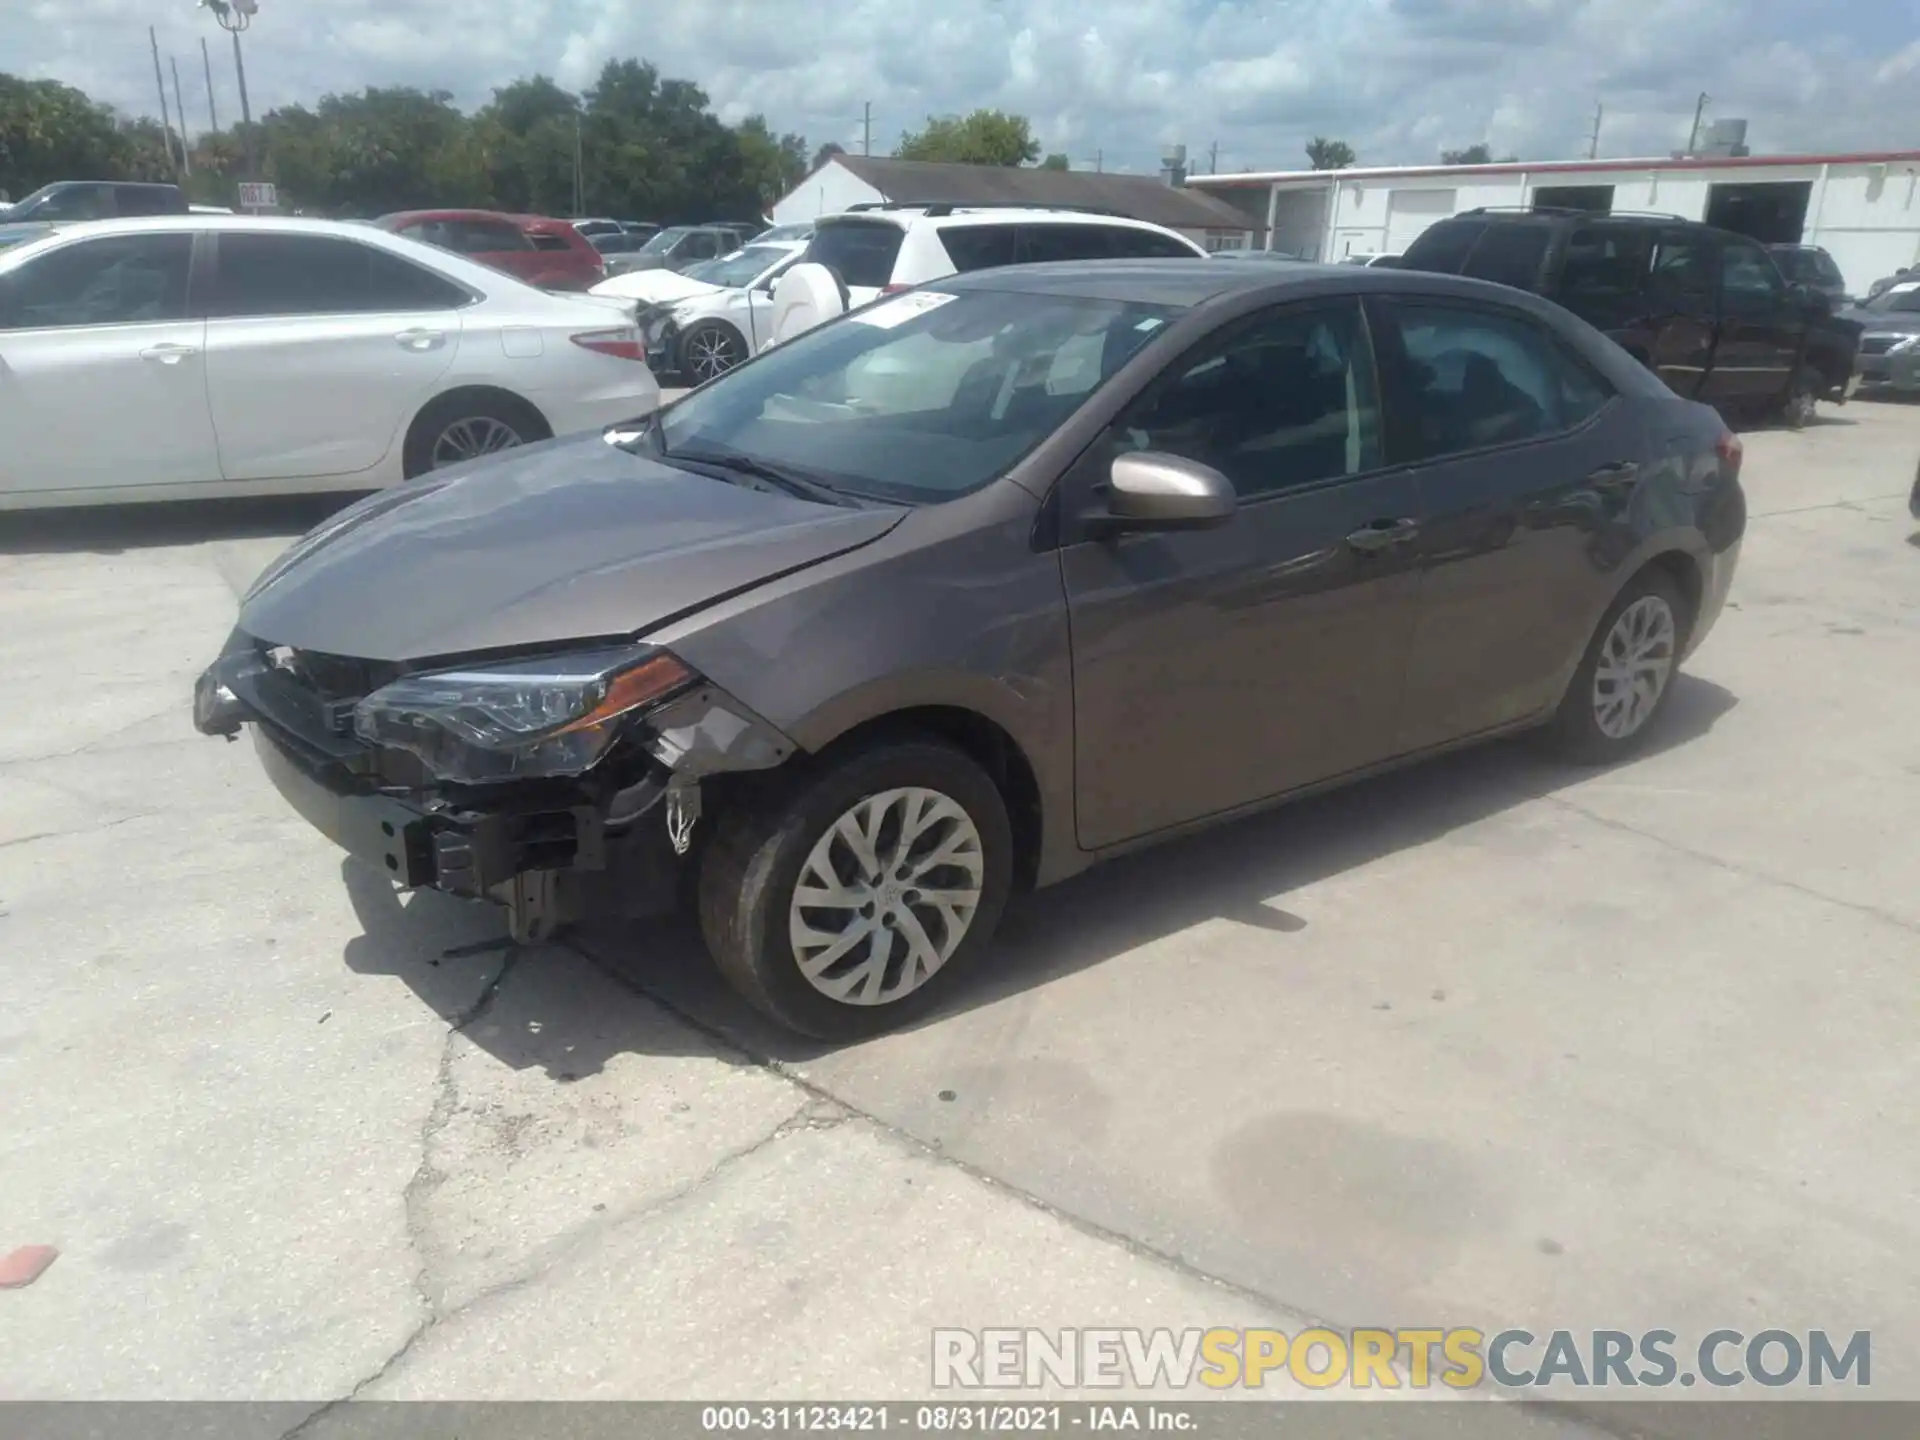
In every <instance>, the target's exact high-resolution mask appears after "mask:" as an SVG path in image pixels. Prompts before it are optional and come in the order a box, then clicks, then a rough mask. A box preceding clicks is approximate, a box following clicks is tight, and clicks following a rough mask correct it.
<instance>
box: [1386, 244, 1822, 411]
mask: <svg viewBox="0 0 1920 1440" xmlns="http://www.w3.org/2000/svg"><path fill="white" fill-rule="evenodd" d="M1401 263H1402V265H1404V266H1405V267H1407V268H1409V269H1413V270H1430V271H1438V272H1442V273H1446V274H1458V275H1468V276H1473V277H1477V278H1479V279H1482V280H1493V281H1497V282H1499V283H1500V284H1503V285H1513V286H1516V287H1518V288H1520V289H1523V290H1531V291H1533V292H1534V293H1536V294H1539V295H1544V296H1546V297H1547V298H1548V299H1550V300H1556V301H1558V302H1559V303H1560V304H1562V305H1564V306H1566V307H1567V308H1568V309H1569V310H1571V311H1573V313H1574V314H1576V315H1578V316H1580V318H1581V319H1583V320H1586V321H1589V322H1590V323H1592V324H1593V325H1596V326H1598V327H1599V328H1600V329H1601V330H1603V331H1605V332H1606V333H1607V334H1608V335H1610V336H1612V337H1613V339H1615V340H1617V341H1618V342H1619V343H1620V344H1621V346H1622V347H1624V348H1625V349H1626V350H1627V352H1628V353H1629V354H1631V355H1633V356H1634V357H1635V358H1636V359H1638V360H1640V361H1641V363H1643V364H1644V365H1646V366H1647V367H1648V368H1649V369H1651V370H1653V371H1654V373H1655V374H1657V375H1659V376H1660V378H1661V379H1663V380H1665V381H1666V382H1667V384H1668V385H1669V386H1671V387H1672V389H1673V391H1674V393H1675V394H1677V395H1685V396H1688V397H1690V398H1694V399H1699V400H1704V401H1707V402H1708V403H1710V404H1712V405H1715V406H1718V407H1719V408H1721V409H1722V410H1725V411H1728V412H1734V413H1745V414H1755V415H1770V416H1775V417H1778V418H1780V419H1783V420H1785V421H1786V422H1787V423H1788V424H1790V425H1794V426H1799V425H1804V424H1806V423H1807V421H1808V420H1810V419H1812V418H1813V412H1814V402H1815V401H1816V400H1833V401H1839V402H1844V401H1845V400H1846V398H1847V396H1848V394H1849V393H1850V392H1851V389H1852V387H1853V384H1854V359H1855V349H1856V346H1857V345H1858V343H1859V338H1860V327H1859V325H1858V324H1857V323H1856V322H1854V321H1851V320H1848V319H1845V318H1844V317H1838V316H1835V315H1834V314H1833V308H1832V305H1831V302H1829V301H1828V300H1827V298H1826V297H1825V296H1824V295H1822V294H1820V293H1819V292H1818V291H1816V290H1812V289H1810V288H1808V287H1807V286H1804V285H1793V284H1789V283H1788V282H1787V280H1786V279H1785V278H1784V277H1783V276H1782V275H1781V274H1780V269H1779V267H1778V266H1777V265H1775V264H1774V261H1773V257H1772V256H1771V255H1769V254H1768V253H1767V251H1766V248H1765V247H1764V246H1762V245H1761V244H1759V243H1758V242H1757V241H1754V240H1749V239H1747V238H1746V237H1745V236H1744V235H1735V234H1732V233H1731V232H1729V231H1725V230H1717V229H1714V228H1713V227H1711V226H1708V225H1702V224H1699V223H1698V222H1696V221H1692V220H1682V219H1678V218H1669V217H1665V216H1651V215H1596V214H1593V213H1591V212H1587V211H1571V210H1563V211H1556V210H1532V211H1515V212H1500V211H1493V210H1470V211H1467V212H1466V213H1464V214H1461V215H1456V216H1454V217H1452V218H1451V219H1447V220H1441V221H1439V222H1437V223H1435V224H1433V225H1431V226H1429V227H1428V228H1427V229H1426V230H1425V231H1424V232H1422V233H1421V235H1420V236H1419V238H1418V239H1416V240H1415V241H1414V242H1413V244H1411V245H1409V246H1408V247H1407V252H1406V255H1405V257H1404V258H1403V259H1402V261H1401Z"/></svg>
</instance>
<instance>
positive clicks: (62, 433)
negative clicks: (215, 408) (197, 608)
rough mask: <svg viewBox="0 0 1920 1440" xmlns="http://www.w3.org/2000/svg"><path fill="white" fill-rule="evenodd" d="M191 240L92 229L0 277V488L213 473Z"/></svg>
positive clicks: (170, 480) (178, 479) (145, 481)
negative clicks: (193, 292)
mask: <svg viewBox="0 0 1920 1440" xmlns="http://www.w3.org/2000/svg"><path fill="white" fill-rule="evenodd" d="M193 248H194V237H193V235H192V234H191V233H189V232H187V231H183V230H176V231H170V232H167V233H164V234H150V235H103V236H99V237H97V238H93V239H85V240H75V241H71V242H69V243H67V244H64V245H61V246H59V247H58V248H56V249H52V250H49V251H47V252H46V253H44V254H41V255H37V256H35V257H34V258H33V259H31V260H28V261H26V262H25V263H23V264H20V265H16V266H15V267H14V268H12V269H11V270H9V271H7V272H5V273H4V274H0V489H4V490H6V491H9V492H31V491H41V490H86V489H96V488H102V487H116V488H117V487H121V486H134V485H184V484H197V483H200V482H203V481H211V480H218V479H219V478H220V463H219V458H218V455H217V453H216V449H215V445H214V435H213V422H212V420H211V418H210V416H209V414H208V410H207V362H206V353H205V347H206V330H207V322H206V321H205V320H204V319H203V318H201V316H200V314H199V313H198V310H197V307H196V306H195V305H194V304H193V303H192V300H191V298H190V286H189V276H190V274H191V271H192V264H193Z"/></svg>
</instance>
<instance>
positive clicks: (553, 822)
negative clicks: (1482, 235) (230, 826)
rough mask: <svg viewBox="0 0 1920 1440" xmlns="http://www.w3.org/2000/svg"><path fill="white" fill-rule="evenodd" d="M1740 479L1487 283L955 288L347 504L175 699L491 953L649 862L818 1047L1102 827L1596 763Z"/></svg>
mask: <svg viewBox="0 0 1920 1440" xmlns="http://www.w3.org/2000/svg"><path fill="white" fill-rule="evenodd" d="M903 400H904V401H905V402H906V403H905V404H901V403H899V402H901V401H903ZM1740 459H1741V449H1740V442H1739V440H1738V439H1737V438H1736V437H1735V436H1733V435H1732V434H1731V433H1729V431H1728V430H1727V427H1726V426H1725V425H1724V424H1723V423H1722V421H1721V420H1720V418H1719V417H1718V416H1717V415H1716V414H1715V413H1714V412H1713V411H1712V410H1710V409H1708V408H1707V407H1705V406H1703V405H1698V404H1695V403H1693V402H1691V401H1687V400H1683V399H1680V398H1679V397H1677V396H1675V395H1673V394H1672V393H1671V392H1670V391H1669V390H1667V389H1666V388H1665V387H1664V386H1663V385H1661V384H1660V382H1659V381H1658V380H1656V379H1655V378H1654V377H1653V376H1652V375H1650V374H1649V373H1648V372H1647V371H1646V370H1645V369H1644V368H1643V367H1641V366H1640V365H1638V364H1636V363H1635V362H1633V361H1632V360H1630V359H1628V358H1627V356H1626V355H1625V354H1624V353H1623V352H1622V351H1621V350H1620V349H1619V348H1618V347H1617V346H1614V345H1612V344H1609V343H1608V342H1607V341H1606V340H1605V339H1604V338H1602V337H1601V336H1600V335H1599V334H1598V333H1597V332H1595V331H1594V330H1592V329H1591V328H1590V327H1588V326H1587V325H1585V324H1584V323H1582V322H1581V321H1579V320H1577V319H1576V318H1574V317H1573V316H1572V315H1570V314H1568V313H1567V312H1566V311H1565V310H1563V309H1560V308H1559V307H1557V306H1554V305H1550V304H1548V303H1546V302H1544V301H1542V300H1539V299H1537V298H1535V297H1533V296H1529V295H1526V294H1523V293H1521V292H1519V291H1517V290H1510V289H1504V288H1500V287H1496V286H1491V285H1486V284H1481V283H1478V282H1475V281H1469V280H1460V279H1455V278H1451V277H1445V276H1437V275H1426V274H1420V273H1417V272H1411V271H1403V270H1385V269H1383V270H1379V271H1370V272H1369V273H1367V274H1364V275H1363V274H1361V273H1360V270H1359V269H1358V268H1348V269H1341V268H1336V267H1322V266H1314V267H1299V268H1293V267H1284V266H1274V267H1267V266H1257V265H1219V264H1215V263H1213V262H1211V261H1207V260H1204V259H1200V258H1194V259H1191V260H1149V261H1139V262H1126V261H1122V262H1112V261H1109V262H1104V263H1099V264H1054V265H1044V266H1034V267H1012V268H1004V267H1003V268H996V269H986V270H980V271H976V272H973V273H970V274H966V275H959V276H948V277H946V278H944V279H942V280H940V281H938V282H936V283H934V284H931V285H929V286H927V287H924V288H922V289H919V290H916V291H914V292H912V293H910V294H903V295H897V296H892V297H889V298H888V299H885V300H882V301H880V302H879V303H877V304H875V305H873V306H872V307H870V308H868V309H865V310H862V311H859V312H856V313H855V314H852V315H849V316H847V317H845V318H844V319H842V320H839V321H836V322H835V323H833V324H830V325H825V326H822V327H821V328H819V329H818V330H815V331H813V332H812V333H810V334H807V335H804V336H801V337H799V338H797V339H795V340H792V341H790V342H788V343H787V344H785V345H783V346H781V347H780V348H778V349H776V350H773V351H770V352H768V353H767V354H765V355H763V356H760V357H757V358H756V359H755V360H754V361H753V362H752V363H751V364H748V365H744V366H742V367H740V368H739V369H738V370H734V371H731V372H729V373H727V374H725V375H722V376H720V377H719V378H718V379H716V380H714V381H712V382H711V383H710V384H708V385H706V386H703V387H702V388H700V389H698V390H695V391H693V392H691V393H690V394H688V395H687V396H685V397H683V398H682V399H680V400H678V401H677V402H675V403H674V404H672V405H670V406H668V407H667V408H666V409H665V410H663V411H662V412H661V413H660V415H659V417H658V419H657V420H656V421H655V422H653V423H650V424H645V425H636V426H633V427H631V428H627V429H621V430H616V431H614V432H611V433H610V434H609V435H608V436H606V437H605V438H604V439H603V438H601V437H597V436H596V437H583V438H581V439H578V440H575V441H572V442H562V443H559V444H555V445H548V446H542V447H540V448H539V449H537V450H530V451H528V452H526V453H525V454H524V455H521V456H504V457H498V458H496V459H494V460H491V461H487V462H484V463H482V464H479V465H475V466H472V467H469V468H467V469H466V470H464V471H462V472H460V473H458V474H456V475H450V476H448V477H446V478H445V479H444V480H442V479H439V478H437V477H435V478H431V479H429V480H427V481H425V482H422V483H420V484H417V485H410V486H406V487H403V488H402V489H400V490H398V491H396V492H393V493H391V494H389V495H385V496H380V497H375V498H373V499H370V500H367V501H363V502H362V503H361V504H360V505H358V506H356V507H354V508H350V509H349V510H347V511H345V512H344V513H343V514H341V515H339V516H337V517H336V518H335V519H334V520H332V521H330V522H328V523H327V524H326V525H325V526H323V527H322V528H321V529H319V530H317V531H315V532H314V533H313V534H312V535H310V536H308V537H307V538H306V539H304V540H302V541H300V542H298V543H297V544H296V545H295V546H294V547H293V548H292V549H291V550H289V551H288V552H287V554H286V555H285V556H283V557H282V558H281V559H280V560H279V561H278V562H276V563H275V564H273V565H272V566H270V567H269V568H268V569H267V571H266V572H265V574H263V575H262V576H261V578H260V579H259V581H257V582H256V584H255V586H254V588H253V589H252V591H251V592H250V593H249V594H248V595H247V596H246V598H245V600H244V601H243V603H242V606H241V610H240V614H239V618H238V625H237V628H236V629H235V630H234V632H233V634H232V636H231V638H230V639H229V641H228V642H227V644H226V646H225V648H224V652H223V653H222V654H221V655H220V656H219V657H218V658H217V659H216V660H215V662H214V663H213V665H212V666H211V667H210V668H209V669H208V670H207V671H206V673H205V674H204V675H203V676H202V677H201V678H200V680H199V682H198V684H197V685H196V689H195V699H194V709H195V723H196V725H197V726H198V728H199V729H201V730H202V731H204V732H206V733H208V734H215V735H233V734H235V733H237V732H238V731H239V730H241V729H242V728H243V727H245V726H251V727H252V729H253V734H254V740H255V743H256V746H257V748H258V750H259V754H260V758H261V761H262V763H263V765H264V766H265V768H266V771H267V773H268V775H269V776H270V777H271V778H272V780H273V783H275V784H276V785H277V786H279V787H280V789H281V790H282V792H283V793H284V794H285V795H286V796H287V798H288V799H289V800H290V801H291V803H292V804H293V806H294V808H295V809H296V810H298V811H299V812H300V813H301V814H303V815H306V816H308V817H311V818H312V819H313V821H314V823H315V824H316V825H318V826H319V828H321V829H322V830H323V831H324V832H325V833H327V834H328V835H330V836H332V837H333V838H334V839H335V840H337V841H338V842H339V843H341V844H342V845H344V846H345V847H346V848H347V849H348V850H349V851H350V852H352V853H353V854H355V855H357V856H360V857H361V858H362V859H363V860H365V861H366V862H367V863H368V864H370V865H371V866H372V867H373V869H374V870H375V872H377V873H378V874H380V875H382V876H386V877H390V878H392V879H394V880H396V881H398V882H400V883H401V884H403V885H406V886H414V887H432V888H437V889H440V890H443V891H446V892H448V893H450V894H454V895H460V896H465V897H469V898H473V899H490V900H493V901H495V902H498V903H501V904H503V905H504V906H505V908H506V913H507V919H508V922H509V925H510V927H511V930H512V933H513V934H515V935H516V936H518V937H520V938H522V939H533V938H537V937H539V936H542V935H545V934H549V933H551V931H552V929H553V927H555V926H558V925H562V924H565V923H568V922H569V921H571V920H579V919H583V918H588V917H595V918H598V919H600V920H601V921H603V922H605V921H610V920H616V919H620V918H625V917H631V916H633V915H634V914H636V913H640V912H644V911H646V910H648V909H649V908H651V903H652V902H653V901H655V900H666V899H668V898H670V897H671V896H673V895H674V894H676V893H679V890H678V886H679V872H680V871H681V870H682V869H686V870H690V871H691V874H690V875H689V876H688V877H687V878H688V880H689V881H690V883H691V889H692V893H693V894H694V896H696V897H697V899H696V901H695V909H696V910H697V913H698V916H699V924H700V928H701V930H702V933H703V934H704V936H705V938H706V942H707V945H708V947H709V949H710V950H711V952H712V954H713V957H714V959H715V960H716V961H717V962H718V964H719V967H720V969H721V970H722V972H723V973H724V974H725V975H726V977H727V978H728V980H729V981H731V982H732V983H733V985H735V986H736V987H737V988H738V989H739V990H740V992H741V993H742V994H743V995H745V996H746V997H747V998H748V999H749V1000H750V1001H751V1002H752V1003H753V1004H755V1005H756V1006H758V1007H759V1008H760V1009H762V1010H764V1011H765V1012H766V1013H767V1014H769V1015H771V1016H773V1017H774V1018H775V1019H776V1020H778V1021H779V1022H781V1023H782V1024H784V1025H786V1026H789V1027H791V1028H792V1029H794V1030H797V1031H801V1032H804V1033H806V1034H809V1035H813V1036H818V1037H823V1038H828V1039H843V1038H848V1037H852V1036H858V1035H863V1034H867V1033H871V1032H873V1031H876V1030H880V1029H884V1028H887V1027H890V1026H893V1025H897V1024H900V1023H904V1022H907V1021H910V1020H912V1019H913V1018H915V1017H916V1016H919V1015H922V1014H924V1013H926V1011H927V1009H928V1008H929V1007H930V1006H932V1005H934V1004H937V1003H938V1002H939V999H940V997H941V995H942V993H943V992H945V991H947V990H948V988H949V986H950V985H951V984H952V983H953V982H955V981H956V980H958V979H959V978H960V977H961V976H962V975H963V974H964V973H965V972H966V970H967V969H968V967H969V966H970V965H972V964H973V963H974V962H975V961H976V960H977V959H978V958H979V957H980V954H981V952H982V951H983V950H984V949H985V948H986V947H987V946H988V944H990V942H991V940H992V936H993V931H994V928H995V926H996V924H997V923H998V921H999V919H1000V916H1001V912H1002V908H1003V907H1004V906H1005V904H1006V903H1007V899H1008V897H1009V895H1010V894H1012V893H1013V892H1014V891H1016V890H1021V889H1027V888H1031V887H1034V886H1045V885H1049V884H1051V883H1053V882H1055V881H1058V880H1061V879H1064V878H1065V877H1067V876H1069V875H1071V874H1073V873H1075V872H1076V871H1079V870H1082V869H1084V868H1085V867H1087V866H1088V865H1091V864H1093V863H1095V862H1097V861H1099V860H1101V859H1104V858H1106V857H1108V856H1110V855H1115V854H1119V853H1122V852H1125V851H1127V850H1130V849H1134V848H1137V847H1139V846H1142V845H1145V844H1148V843H1151V842H1154V841H1159V840H1165V839H1169V838H1171V837H1174V836H1177V835H1180V834H1183V833H1185V832H1187V831H1189V830H1191V829H1193V828H1195V827H1197V826H1201V825H1205V824H1209V823H1213V822H1216V821H1221V820H1226V819H1231V818H1233V817H1236V816H1239V815H1244V814H1246V813H1248V812H1249V811H1252V810H1255V809H1258V808H1261V807H1263V806H1268V805H1272V804H1274V803H1277V802H1280V801H1283V800H1285V799H1287V798H1289V797H1291V796H1294V795H1297V794H1300V793H1304V792H1306V791H1309V790H1312V789H1315V788H1318V787H1322V786H1325V785H1327V784H1330V783H1334V782H1337V781H1342V780H1346V779H1351V778H1354V777H1357V776H1361V775H1365V774H1368V773H1371V772H1373V771H1376V770H1379V769H1381V768H1384V767H1386V766H1388V765H1392V764H1396V763H1400V762H1404V761H1408V760H1413V759H1417V758H1419V757H1421V756H1424V755H1430V754H1433V753H1435V752H1436V751H1439V750H1444V749H1447V748H1450V747H1453V746H1457V745H1461V744H1465V743H1469V742H1473V741H1477V740H1481V739H1484V738H1487V737H1489V736H1494V735H1500V734H1507V733H1511V732H1514V731H1519V730H1525V729H1528V728H1530V727H1535V726H1541V727H1545V728H1546V730H1547V731H1548V732H1549V733H1550V734H1551V736H1552V738H1553V739H1554V740H1555V741H1556V742H1557V743H1558V744H1559V745H1560V746H1561V747H1562V749H1563V750H1564V751H1565V752H1566V753H1568V754H1569V755H1571V756H1573V757H1576V758H1578V759H1581V760H1586V761H1602V762H1604V761H1608V760H1613V759H1617V758H1619V757H1622V756H1625V755H1629V754H1632V753H1633V752H1634V750H1635V749H1636V747H1638V746H1639V745H1641V744H1643V743H1644V742H1646V741H1647V740H1648V739H1649V738H1650V737H1651V736H1652V735H1653V734H1654V733H1655V730H1656V727H1657V724H1658V719H1659V715H1660V712H1661V710H1662V708H1663V706H1664V705H1665V703H1666V702H1667V699H1668V697H1669V696H1670V694H1671V693H1672V688H1673V681H1674V677H1675V674H1676V672H1677V669H1678V667H1679V665H1680V663H1681V662H1682V660H1683V659H1684V658H1685V657H1686V656H1687V655H1688V654H1689V653H1690V652H1691V651H1692V650H1693V649H1694V648H1695V647H1697V646H1698V645H1699V644H1700V642H1701V641H1702V640H1703V639H1704V638H1705V636H1706V635H1707V634H1708V632H1709V631H1710V630H1711V629H1712V627H1713V624H1714V621H1715V619H1716V617H1717V616H1718V615H1719V613H1720V610H1721V607H1722V602H1723V601H1724V600H1725V598H1726V595H1727V589H1728V585H1729V583H1730V582H1731V580H1732V577H1733V571H1734V566H1735V561H1736V557H1737V555H1738V552H1739V547H1740V541H1741V535H1742V532H1743V529H1744V524H1745V507H1744V501H1743V499H1742V495H1741V489H1740V483H1739V468H1740ZM503 577H510V583H503ZM1463 656H1466V657H1469V658H1470V660H1471V663H1463ZM1147 883H1151V881H1150V880H1149V881H1148V882H1147Z"/></svg>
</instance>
